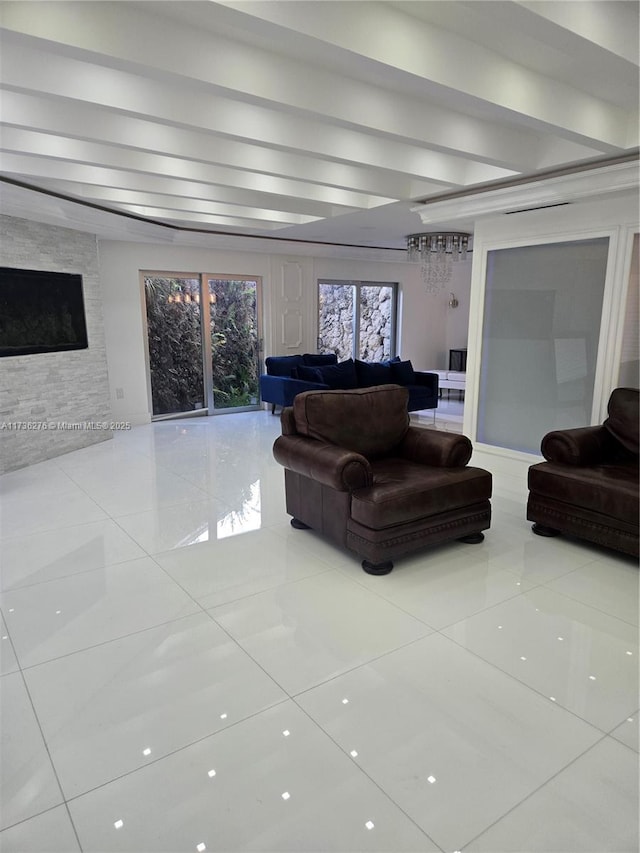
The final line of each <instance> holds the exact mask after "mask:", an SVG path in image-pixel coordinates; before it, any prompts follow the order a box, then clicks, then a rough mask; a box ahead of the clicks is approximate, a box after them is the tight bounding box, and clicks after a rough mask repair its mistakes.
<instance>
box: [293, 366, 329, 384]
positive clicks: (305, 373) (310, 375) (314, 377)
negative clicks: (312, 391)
mask: <svg viewBox="0 0 640 853" xmlns="http://www.w3.org/2000/svg"><path fill="white" fill-rule="evenodd" d="M295 378H296V379H303V380H304V381H305V382H321V383H322V384H324V385H326V384H327V383H326V382H325V381H324V379H323V378H322V374H321V373H320V368H319V367H307V366H306V365H304V364H301V365H299V366H298V367H297V368H296V377H295Z"/></svg>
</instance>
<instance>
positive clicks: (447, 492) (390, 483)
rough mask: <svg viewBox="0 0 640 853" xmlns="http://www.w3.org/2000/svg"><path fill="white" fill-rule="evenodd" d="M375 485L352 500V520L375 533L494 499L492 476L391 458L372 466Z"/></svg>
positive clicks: (477, 470) (475, 471) (356, 492)
mask: <svg viewBox="0 0 640 853" xmlns="http://www.w3.org/2000/svg"><path fill="white" fill-rule="evenodd" d="M371 470H372V472H373V485H372V486H368V487H366V488H363V489H358V490H357V491H355V492H354V493H353V495H352V496H351V517H352V518H353V519H354V521H357V522H358V523H359V524H362V525H364V526H365V527H369V528H371V529H372V530H381V529H383V528H385V527H393V526H394V525H396V524H405V523H407V522H410V521H416V520H418V519H420V518H427V517H429V516H433V515H438V514H439V513H444V512H449V511H451V510H455V509H460V508H462V507H467V506H473V505H474V504H478V503H482V502H483V501H486V500H488V499H489V498H490V497H491V474H489V472H488V471H483V470H482V469H480V468H463V469H460V468H455V469H452V468H439V467H431V466H428V465H421V464H418V463H415V462H411V461H409V460H407V459H402V458H395V457H388V458H385V459H378V460H374V461H373V462H372V463H371Z"/></svg>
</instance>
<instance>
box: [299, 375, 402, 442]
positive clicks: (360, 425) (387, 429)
mask: <svg viewBox="0 0 640 853" xmlns="http://www.w3.org/2000/svg"><path fill="white" fill-rule="evenodd" d="M408 396H409V395H408V392H407V390H406V388H402V387H401V386H400V385H384V386H382V387H374V388H358V389H355V390H352V391H306V392H304V393H303V394H298V396H297V397H296V398H295V400H294V401H293V414H294V418H295V424H296V429H297V431H298V432H299V433H300V434H301V435H306V436H309V438H315V439H318V440H319V441H324V442H328V443H329V444H337V445H339V446H340V447H344V448H347V449H348V450H354V451H355V452H356V453H361V454H362V455H363V456H365V457H367V458H368V459H370V458H373V457H375V456H379V455H381V454H383V453H388V452H389V451H390V450H392V449H393V448H395V447H397V446H398V445H399V444H400V442H401V441H402V439H403V438H404V436H405V434H406V432H407V430H408V429H409V413H408V411H407V401H408Z"/></svg>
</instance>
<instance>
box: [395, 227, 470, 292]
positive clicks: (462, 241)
mask: <svg viewBox="0 0 640 853" xmlns="http://www.w3.org/2000/svg"><path fill="white" fill-rule="evenodd" d="M470 236H471V235H470V234H464V233H462V232H460V231H443V232H435V231H434V232H432V233H429V234H409V236H408V237H407V260H408V261H413V262H416V261H419V262H420V273H421V275H422V281H423V282H424V285H425V288H426V291H427V293H438V292H439V291H441V290H444V289H445V287H446V285H447V284H448V283H449V281H450V280H451V273H452V264H453V262H455V261H458V260H460V259H462V260H463V261H464V260H466V257H467V251H468V249H469V238H470Z"/></svg>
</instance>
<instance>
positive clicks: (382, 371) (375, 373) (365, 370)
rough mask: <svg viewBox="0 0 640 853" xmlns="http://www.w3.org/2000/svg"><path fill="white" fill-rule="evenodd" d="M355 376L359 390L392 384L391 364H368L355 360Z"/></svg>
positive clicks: (380, 362)
mask: <svg viewBox="0 0 640 853" xmlns="http://www.w3.org/2000/svg"><path fill="white" fill-rule="evenodd" d="M355 365H356V375H357V378H358V386H359V387H360V388H370V387H371V386H373V385H389V384H390V383H392V382H393V381H394V380H393V377H392V375H391V364H390V363H389V362H382V361H379V362H371V363H370V362H368V361H360V360H359V359H356V362H355Z"/></svg>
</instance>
